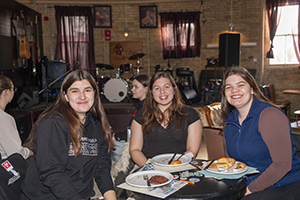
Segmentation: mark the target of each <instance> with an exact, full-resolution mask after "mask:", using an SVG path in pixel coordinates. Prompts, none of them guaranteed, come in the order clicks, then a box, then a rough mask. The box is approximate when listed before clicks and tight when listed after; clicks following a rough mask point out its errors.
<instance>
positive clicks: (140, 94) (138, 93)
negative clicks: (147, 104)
mask: <svg viewBox="0 0 300 200" xmlns="http://www.w3.org/2000/svg"><path fill="white" fill-rule="evenodd" d="M147 89H148V88H147V87H144V86H143V85H142V84H141V83H140V82H139V81H137V80H136V79H135V80H133V81H132V89H131V91H132V95H133V98H135V99H139V100H140V101H142V100H144V99H145V98H146V95H147Z"/></svg>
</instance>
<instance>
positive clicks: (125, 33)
mask: <svg viewBox="0 0 300 200" xmlns="http://www.w3.org/2000/svg"><path fill="white" fill-rule="evenodd" d="M124 36H125V37H126V38H127V37H128V28H127V27H125V28H124Z"/></svg>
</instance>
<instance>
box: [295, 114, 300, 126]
mask: <svg viewBox="0 0 300 200" xmlns="http://www.w3.org/2000/svg"><path fill="white" fill-rule="evenodd" d="M294 114H295V115H296V125H297V127H299V126H300V125H299V122H298V119H299V116H300V110H296V111H295V112H294Z"/></svg>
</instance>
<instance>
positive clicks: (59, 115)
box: [21, 70, 116, 200]
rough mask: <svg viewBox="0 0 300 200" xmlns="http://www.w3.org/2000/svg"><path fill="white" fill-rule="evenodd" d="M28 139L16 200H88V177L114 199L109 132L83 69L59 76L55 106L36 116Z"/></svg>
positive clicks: (93, 84) (109, 199)
mask: <svg viewBox="0 0 300 200" xmlns="http://www.w3.org/2000/svg"><path fill="white" fill-rule="evenodd" d="M29 139H30V143H29V144H31V146H32V147H33V152H34V155H33V156H31V157H30V158H29V160H28V169H27V173H26V177H25V180H24V182H23V183H22V188H21V189H22V197H21V199H31V200H33V199H47V200H56V199H64V200H67V199H70V200H82V199H85V200H88V199H90V198H91V197H93V196H94V195H95V193H94V191H93V184H94V181H93V178H94V179H95V181H96V183H97V185H98V188H99V189H100V191H101V193H102V194H103V196H104V198H105V199H107V200H115V199H116V195H115V191H114V187H113V182H112V179H111V176H110V168H111V160H110V154H109V152H110V150H113V149H114V143H113V141H112V133H111V130H110V126H109V123H108V121H107V118H106V115H105V112H104V109H103V107H102V105H101V102H100V96H99V91H98V87H97V84H96V82H95V80H94V78H93V77H92V76H91V75H90V74H89V73H88V72H87V71H83V70H76V71H72V72H71V73H69V74H68V75H67V76H66V77H65V79H64V81H63V83H62V86H61V90H60V94H59V95H58V97H57V100H56V102H55V103H54V104H53V105H52V106H51V107H49V108H47V109H46V110H45V111H44V112H43V113H42V114H41V116H40V117H39V118H38V120H37V122H36V123H35V125H34V127H33V129H32V131H31V134H30V138H29Z"/></svg>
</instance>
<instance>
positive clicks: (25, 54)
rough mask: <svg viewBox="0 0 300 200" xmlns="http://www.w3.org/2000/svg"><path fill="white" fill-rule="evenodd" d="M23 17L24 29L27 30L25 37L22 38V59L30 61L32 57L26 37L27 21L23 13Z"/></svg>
mask: <svg viewBox="0 0 300 200" xmlns="http://www.w3.org/2000/svg"><path fill="white" fill-rule="evenodd" d="M21 16H22V18H23V20H24V29H25V35H22V36H20V57H21V58H22V59H29V58H30V57H31V53H30V48H29V43H28V40H27V37H26V19H25V17H24V15H23V13H22V12H21Z"/></svg>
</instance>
